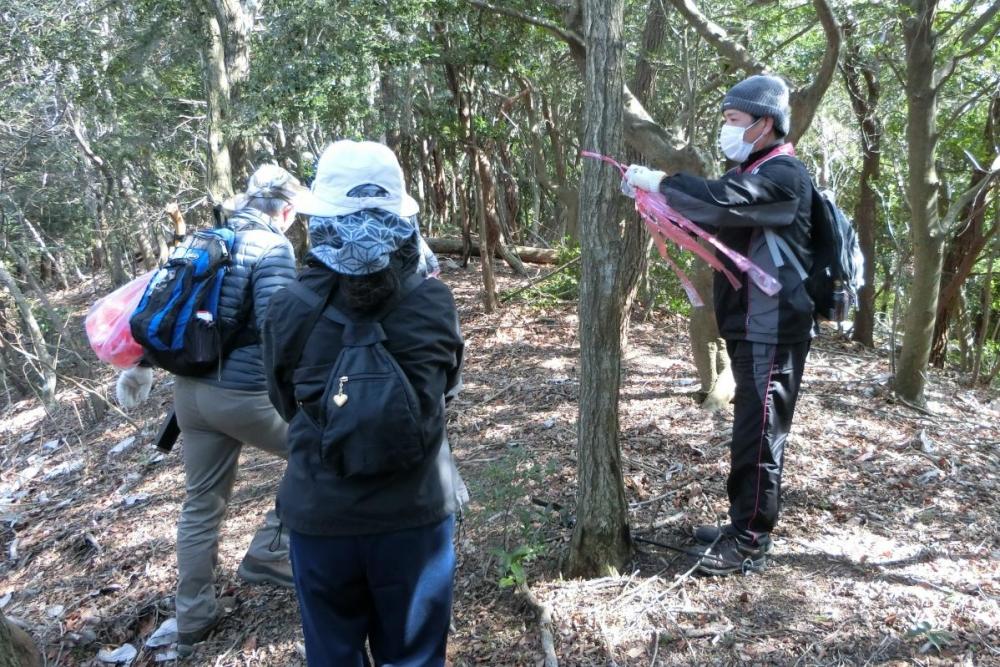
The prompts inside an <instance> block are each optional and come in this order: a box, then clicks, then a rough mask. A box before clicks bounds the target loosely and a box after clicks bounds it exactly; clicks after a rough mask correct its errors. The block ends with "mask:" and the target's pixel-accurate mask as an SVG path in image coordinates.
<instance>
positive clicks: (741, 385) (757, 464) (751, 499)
mask: <svg viewBox="0 0 1000 667" xmlns="http://www.w3.org/2000/svg"><path fill="white" fill-rule="evenodd" d="M726 350H727V351H728V353H729V358H730V360H731V361H732V369H733V378H734V379H735V380H736V396H735V399H734V405H733V439H732V442H731V443H730V446H729V453H730V468H729V480H728V482H727V484H726V489H727V491H728V492H729V518H730V520H731V521H732V522H733V526H735V527H736V528H737V529H738V530H739V531H740V535H741V537H742V538H743V539H746V540H747V541H749V542H751V543H753V542H755V541H756V540H757V538H759V537H760V536H762V535H765V534H767V533H770V532H771V529H773V528H774V524H775V523H776V522H777V521H778V510H779V509H780V507H781V473H782V470H783V468H784V464H785V441H786V440H787V438H788V431H789V429H790V428H791V427H792V414H793V413H794V412H795V401H796V399H797V398H798V395H799V385H800V384H801V382H802V371H803V370H804V369H805V365H806V357H807V356H808V355H809V341H806V342H803V343H792V344H788V345H768V344H766V343H753V342H750V341H732V340H730V341H726Z"/></svg>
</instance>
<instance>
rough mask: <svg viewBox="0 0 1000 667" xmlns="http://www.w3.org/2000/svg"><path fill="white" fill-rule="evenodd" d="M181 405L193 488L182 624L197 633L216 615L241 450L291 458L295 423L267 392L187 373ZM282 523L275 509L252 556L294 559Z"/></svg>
mask: <svg viewBox="0 0 1000 667" xmlns="http://www.w3.org/2000/svg"><path fill="white" fill-rule="evenodd" d="M174 410H175V412H176V414H177V424H178V425H179V426H180V429H181V434H182V435H183V436H184V451H183V455H184V480H185V491H186V496H185V498H184V505H183V507H182V508H181V516H180V519H179V520H178V522H177V598H176V606H177V630H178V631H179V632H196V631H198V630H202V629H203V628H205V627H206V626H208V625H211V624H212V623H213V622H214V621H215V617H216V611H217V603H216V598H215V566H216V564H217V562H218V555H219V528H220V526H221V525H222V520H223V518H224V517H225V515H226V505H228V503H229V498H230V496H231V495H232V491H233V483H234V482H235V480H236V469H237V467H238V463H239V458H240V450H241V449H242V448H243V445H244V444H247V445H250V446H252V447H257V448H258V449H262V450H264V451H266V452H269V453H271V454H274V455H275V456H280V457H281V458H283V459H287V458H288V441H287V438H286V435H287V431H288V425H287V424H286V423H285V421H284V420H283V419H282V418H281V416H280V415H279V414H278V412H277V411H276V410H275V409H274V406H272V405H271V401H270V400H269V399H268V397H267V392H264V391H260V392H258V391H238V390H235V389H225V388H222V387H218V386H214V385H211V384H208V383H205V382H200V381H198V380H194V379H191V378H185V377H179V376H177V377H176V378H175V381H174ZM279 525H280V524H279V522H278V517H277V514H276V513H275V511H274V509H271V510H270V511H269V512H268V513H267V515H266V517H265V520H264V525H263V527H261V528H260V529H259V530H258V531H257V534H256V535H254V537H253V540H252V541H251V542H250V548H249V549H248V550H247V556H250V557H253V558H256V559H258V560H262V561H273V560H279V559H286V560H287V559H288V535H287V532H284V531H282V532H283V533H284V534H282V535H281V536H280V537H279V536H278V531H279ZM276 538H277V539H276ZM272 542H273V543H274V544H272Z"/></svg>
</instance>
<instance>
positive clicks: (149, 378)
mask: <svg viewBox="0 0 1000 667" xmlns="http://www.w3.org/2000/svg"><path fill="white" fill-rule="evenodd" d="M152 388H153V369H152V368H150V367H148V366H136V367H135V368H130V369H128V370H126V371H122V373H121V375H119V376H118V383H117V384H116V385H115V396H117V397H118V403H119V404H120V405H121V406H122V407H123V408H125V409H126V410H131V409H132V408H134V407H136V406H137V405H139V404H140V403H142V402H143V401H145V400H146V399H147V398H148V397H149V390H150V389H152Z"/></svg>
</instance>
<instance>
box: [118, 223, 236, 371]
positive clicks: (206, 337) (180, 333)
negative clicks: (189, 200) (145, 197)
mask: <svg viewBox="0 0 1000 667" xmlns="http://www.w3.org/2000/svg"><path fill="white" fill-rule="evenodd" d="M235 239H236V233H235V232H234V231H233V230H232V229H230V228H228V227H217V228H215V229H207V230H200V231H197V232H195V233H194V234H192V235H191V236H189V237H188V238H187V239H186V240H185V241H184V242H183V243H182V244H181V245H179V246H177V247H176V248H175V249H174V251H173V252H172V253H171V254H170V259H168V260H167V263H166V264H164V265H163V267H162V268H160V269H159V270H158V271H157V272H156V273H155V274H153V278H152V279H151V280H150V281H149V285H148V286H147V287H146V291H145V293H144V294H143V295H142V299H141V300H140V301H139V305H138V306H136V309H135V311H134V312H133V313H132V317H131V318H130V319H129V326H130V327H131V329H132V337H133V338H135V340H136V342H138V343H139V344H140V345H142V347H143V348H144V350H145V353H146V357H147V359H148V360H149V361H151V362H153V363H154V364H156V365H157V366H159V367H160V368H163V369H166V370H168V371H170V372H171V373H174V374H176V375H190V376H199V375H205V374H206V373H208V372H209V371H211V370H213V369H216V368H218V369H220V370H221V364H222V359H223V356H224V353H225V352H226V351H228V350H229V349H230V347H231V343H232V342H233V341H234V339H235V337H236V336H237V335H238V334H239V330H240V327H238V326H236V325H237V323H234V322H224V321H222V320H221V319H220V318H219V296H220V294H221V292H222V278H223V277H224V276H225V275H226V273H227V272H228V271H229V266H230V264H231V263H232V250H233V243H234V241H235Z"/></svg>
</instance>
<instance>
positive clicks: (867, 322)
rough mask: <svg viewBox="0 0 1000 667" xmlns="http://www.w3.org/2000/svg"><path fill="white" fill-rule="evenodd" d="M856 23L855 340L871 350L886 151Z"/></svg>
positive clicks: (850, 58) (852, 53) (851, 70)
mask: <svg viewBox="0 0 1000 667" xmlns="http://www.w3.org/2000/svg"><path fill="white" fill-rule="evenodd" d="M856 29H857V26H856V24H853V23H851V24H847V25H846V26H845V29H844V32H845V34H846V35H847V37H848V40H849V42H850V46H849V48H848V49H847V53H846V54H845V55H844V67H843V74H844V83H845V84H846V86H847V92H848V95H849V96H850V98H851V108H852V109H853V110H854V117H855V118H856V119H857V121H858V126H859V128H860V130H861V176H860V179H859V181H858V201H857V204H856V205H855V207H854V224H855V225H857V228H858V243H859V245H860V246H861V253H862V255H864V257H865V270H864V277H865V286H864V287H862V288H861V292H860V294H858V308H857V312H856V313H855V315H854V331H853V333H852V335H851V338H852V339H853V340H855V341H857V342H859V343H861V344H862V345H865V346H867V347H874V345H875V341H874V336H875V229H876V227H877V225H878V201H877V199H876V194H875V187H874V184H875V182H876V181H877V180H878V177H879V169H880V158H881V151H882V147H881V144H882V122H881V120H880V119H879V117H878V116H877V115H876V112H877V108H878V102H879V92H880V91H879V85H878V78H877V74H876V72H875V70H874V68H873V67H872V66H871V64H869V63H866V62H864V61H863V60H862V57H861V49H860V46H859V44H858V42H857V38H856V37H855V31H856Z"/></svg>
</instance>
